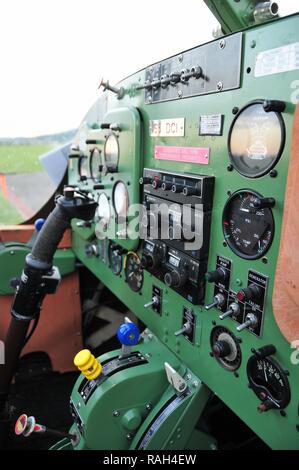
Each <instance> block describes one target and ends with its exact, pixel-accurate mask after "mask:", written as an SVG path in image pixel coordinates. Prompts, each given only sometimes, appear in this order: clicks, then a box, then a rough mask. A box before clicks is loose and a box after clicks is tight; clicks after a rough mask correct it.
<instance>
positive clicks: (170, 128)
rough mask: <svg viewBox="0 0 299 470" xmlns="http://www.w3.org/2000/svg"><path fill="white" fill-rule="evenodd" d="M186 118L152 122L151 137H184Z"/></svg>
mask: <svg viewBox="0 0 299 470" xmlns="http://www.w3.org/2000/svg"><path fill="white" fill-rule="evenodd" d="M184 136H185V118H178V119H160V120H154V121H150V137H184Z"/></svg>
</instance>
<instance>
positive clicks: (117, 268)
mask: <svg viewBox="0 0 299 470" xmlns="http://www.w3.org/2000/svg"><path fill="white" fill-rule="evenodd" d="M109 264H110V268H111V271H112V272H113V273H114V274H115V275H116V276H119V275H120V273H121V271H122V264H123V257H122V248H121V247H120V246H118V245H115V244H114V243H111V244H110V246H109Z"/></svg>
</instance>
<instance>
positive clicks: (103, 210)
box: [96, 193, 111, 226]
mask: <svg viewBox="0 0 299 470" xmlns="http://www.w3.org/2000/svg"><path fill="white" fill-rule="evenodd" d="M96 215H97V216H98V218H99V220H100V221H101V222H102V223H103V224H104V225H105V226H107V225H108V224H109V222H110V219H111V207H110V202H109V199H108V196H107V195H106V194H105V193H101V194H100V197H99V199H98V208H97V212H96Z"/></svg>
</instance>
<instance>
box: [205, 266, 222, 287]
mask: <svg viewBox="0 0 299 470" xmlns="http://www.w3.org/2000/svg"><path fill="white" fill-rule="evenodd" d="M227 277H228V272H227V270H226V269H224V268H218V269H216V271H210V272H208V273H206V275H205V279H206V281H207V282H210V283H212V282H220V281H225V280H226V279H227Z"/></svg>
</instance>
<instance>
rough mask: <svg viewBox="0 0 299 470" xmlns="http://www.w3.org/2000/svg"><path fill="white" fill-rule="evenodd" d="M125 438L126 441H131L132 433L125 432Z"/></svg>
mask: <svg viewBox="0 0 299 470" xmlns="http://www.w3.org/2000/svg"><path fill="white" fill-rule="evenodd" d="M127 439H128V441H131V440H132V439H133V435H132V434H131V433H128V434H127Z"/></svg>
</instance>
